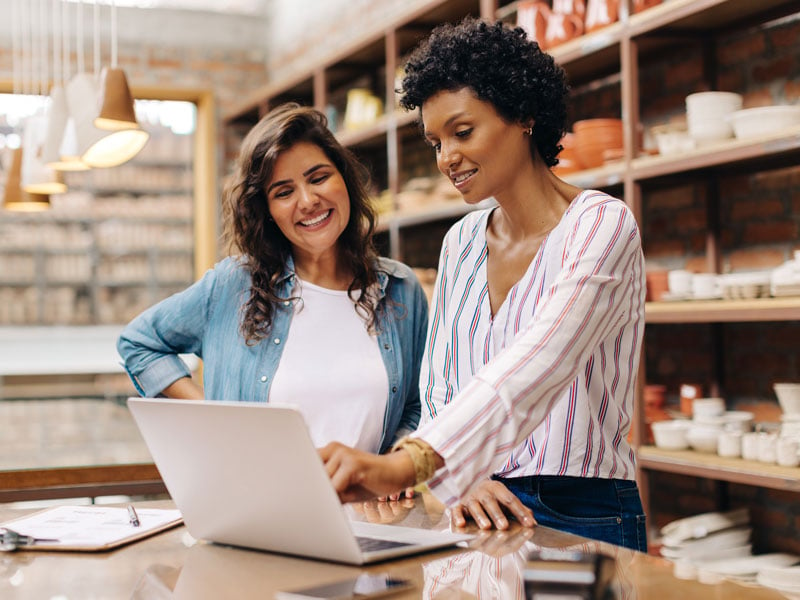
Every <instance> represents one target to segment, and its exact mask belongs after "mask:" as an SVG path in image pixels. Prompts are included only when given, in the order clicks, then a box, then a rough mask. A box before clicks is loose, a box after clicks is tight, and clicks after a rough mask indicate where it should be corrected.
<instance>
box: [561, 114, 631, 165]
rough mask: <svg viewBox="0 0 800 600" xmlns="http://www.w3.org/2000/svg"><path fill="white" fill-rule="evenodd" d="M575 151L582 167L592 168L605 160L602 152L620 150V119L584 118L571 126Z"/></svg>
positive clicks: (621, 145) (621, 144)
mask: <svg viewBox="0 0 800 600" xmlns="http://www.w3.org/2000/svg"><path fill="white" fill-rule="evenodd" d="M572 130H573V132H574V134H575V153H576V155H577V158H578V161H579V162H580V165H581V167H582V168H584V169H593V168H595V167H599V166H601V165H602V164H603V163H604V162H605V157H604V156H603V153H604V152H606V153H608V152H609V151H617V152H621V151H622V149H623V147H624V146H623V143H622V119H586V120H583V121H576V122H575V123H574V125H573V126H572Z"/></svg>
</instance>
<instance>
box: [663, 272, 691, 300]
mask: <svg viewBox="0 0 800 600" xmlns="http://www.w3.org/2000/svg"><path fill="white" fill-rule="evenodd" d="M667 285H668V286H669V293H670V294H675V295H676V296H688V295H689V294H690V293H691V291H692V272H691V271H687V270H685V269H676V270H674V271H670V272H669V273H667Z"/></svg>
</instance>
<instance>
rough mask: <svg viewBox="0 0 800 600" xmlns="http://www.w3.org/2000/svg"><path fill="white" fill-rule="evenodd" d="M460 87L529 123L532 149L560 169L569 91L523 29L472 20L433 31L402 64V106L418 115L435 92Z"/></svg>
mask: <svg viewBox="0 0 800 600" xmlns="http://www.w3.org/2000/svg"><path fill="white" fill-rule="evenodd" d="M463 88H469V89H471V90H472V91H473V92H475V94H476V95H477V97H478V98H479V99H480V100H483V101H485V102H489V103H491V104H492V105H493V106H494V107H495V110H496V111H497V112H498V114H500V116H502V117H503V118H504V119H506V120H507V121H509V122H512V123H527V122H530V121H531V120H533V121H534V123H535V124H534V127H533V136H532V144H533V145H534V147H535V149H536V150H537V151H538V153H539V156H541V157H542V160H544V162H545V163H546V164H547V166H548V167H552V166H555V165H556V164H558V158H557V156H558V153H559V152H561V150H562V149H563V148H562V146H561V145H560V143H559V142H560V141H561V138H562V137H563V136H564V133H565V131H566V119H567V96H568V94H569V86H568V85H567V79H566V75H565V73H564V70H563V69H562V68H561V67H559V66H558V65H556V63H555V61H554V60H553V57H552V56H550V55H549V54H545V53H544V52H542V50H541V49H540V48H539V45H538V44H537V43H536V42H534V41H531V40H529V39H528V37H527V35H526V33H525V31H524V30H523V29H522V28H520V27H515V28H511V27H509V26H507V25H504V24H503V23H501V22H497V23H489V22H486V21H483V20H480V19H476V18H474V17H466V18H465V19H464V20H462V21H461V22H460V23H458V24H455V25H454V24H450V23H448V24H444V25H440V26H438V27H436V28H435V29H434V30H433V31H432V32H431V35H430V36H429V37H428V38H427V39H426V40H424V41H423V42H422V43H421V44H420V45H419V46H418V47H417V48H416V49H415V50H414V52H413V53H412V54H411V56H410V57H409V59H408V61H407V62H406V64H405V77H404V78H403V83H402V88H401V89H400V90H398V92H400V93H401V94H402V96H401V98H400V105H401V106H402V107H403V108H405V109H406V110H414V109H415V108H417V107H420V110H421V109H422V105H423V104H424V103H425V102H426V101H427V100H428V99H429V98H431V97H432V96H434V95H435V94H437V93H438V92H441V91H457V90H460V89H463Z"/></svg>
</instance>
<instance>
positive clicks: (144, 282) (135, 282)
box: [97, 278, 192, 288]
mask: <svg viewBox="0 0 800 600" xmlns="http://www.w3.org/2000/svg"><path fill="white" fill-rule="evenodd" d="M191 284H192V280H191V278H189V279H181V280H164V281H162V280H160V279H125V280H119V281H113V280H98V281H97V287H101V288H129V287H141V288H151V287H159V288H162V287H187V286H189V285H191Z"/></svg>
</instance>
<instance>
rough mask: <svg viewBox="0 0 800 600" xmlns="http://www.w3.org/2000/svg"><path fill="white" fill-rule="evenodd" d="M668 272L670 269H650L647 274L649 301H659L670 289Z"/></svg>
mask: <svg viewBox="0 0 800 600" xmlns="http://www.w3.org/2000/svg"><path fill="white" fill-rule="evenodd" d="M667 273H668V271H648V272H647V274H646V275H645V281H646V283H647V298H646V299H647V301H648V302H658V301H659V300H661V298H662V297H663V296H664V294H665V293H667V291H668V290H669V283H668V279H667Z"/></svg>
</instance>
